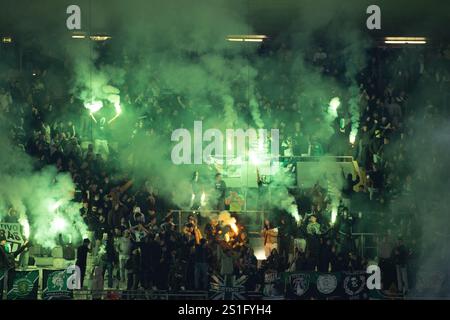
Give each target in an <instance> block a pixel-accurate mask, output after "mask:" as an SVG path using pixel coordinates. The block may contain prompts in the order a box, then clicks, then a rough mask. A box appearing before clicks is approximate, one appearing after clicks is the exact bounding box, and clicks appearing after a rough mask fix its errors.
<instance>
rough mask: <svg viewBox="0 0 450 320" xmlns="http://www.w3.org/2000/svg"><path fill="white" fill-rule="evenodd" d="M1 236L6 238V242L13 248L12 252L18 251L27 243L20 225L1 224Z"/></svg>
mask: <svg viewBox="0 0 450 320" xmlns="http://www.w3.org/2000/svg"><path fill="white" fill-rule="evenodd" d="M0 236H4V237H5V238H6V242H8V243H9V245H10V247H11V252H15V251H17V249H19V247H20V246H21V245H22V244H23V243H24V242H25V240H24V238H23V236H22V232H21V225H20V223H0Z"/></svg>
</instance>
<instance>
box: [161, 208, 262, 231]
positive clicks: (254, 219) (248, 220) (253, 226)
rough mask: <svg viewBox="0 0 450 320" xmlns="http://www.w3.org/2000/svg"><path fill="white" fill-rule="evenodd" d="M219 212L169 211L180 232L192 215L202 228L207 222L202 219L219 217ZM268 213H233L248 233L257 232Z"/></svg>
mask: <svg viewBox="0 0 450 320" xmlns="http://www.w3.org/2000/svg"><path fill="white" fill-rule="evenodd" d="M220 212H222V211H219V210H206V209H199V210H170V213H171V214H172V215H173V217H174V219H177V220H178V224H177V225H178V230H179V231H180V232H181V231H182V228H183V226H184V223H185V222H187V217H188V216H189V215H190V214H192V215H194V216H195V217H196V218H197V221H198V222H199V225H201V226H204V225H205V224H206V223H205V222H207V221H205V220H204V219H208V217H209V216H210V215H219V214H220ZM267 213H268V212H266V211H251V210H248V211H240V212H238V213H234V215H236V216H237V217H238V219H239V220H240V221H241V223H242V224H243V225H244V226H245V227H246V228H247V230H248V231H252V232H259V231H261V230H262V228H263V226H264V219H265V218H266V215H267Z"/></svg>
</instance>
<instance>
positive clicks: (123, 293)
mask: <svg viewBox="0 0 450 320" xmlns="http://www.w3.org/2000/svg"><path fill="white" fill-rule="evenodd" d="M207 299H208V292H207V291H184V292H170V291H163V290H116V289H111V290H74V291H73V300H207Z"/></svg>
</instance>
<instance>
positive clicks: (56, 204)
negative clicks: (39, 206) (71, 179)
mask: <svg viewBox="0 0 450 320" xmlns="http://www.w3.org/2000/svg"><path fill="white" fill-rule="evenodd" d="M61 204H62V201H61V200H58V201H56V202H53V203H51V204H50V205H49V207H48V209H49V210H50V211H51V212H54V211H56V210H58V208H59V207H60V206H61Z"/></svg>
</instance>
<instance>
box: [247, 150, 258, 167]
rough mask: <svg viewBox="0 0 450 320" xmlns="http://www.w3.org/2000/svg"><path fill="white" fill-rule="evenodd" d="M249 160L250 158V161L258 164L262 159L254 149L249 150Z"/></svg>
mask: <svg viewBox="0 0 450 320" xmlns="http://www.w3.org/2000/svg"><path fill="white" fill-rule="evenodd" d="M248 160H249V161H250V163H251V164H253V165H258V164H260V163H261V161H260V160H259V158H258V155H257V154H256V152H255V151H253V150H250V151H249V152H248Z"/></svg>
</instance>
